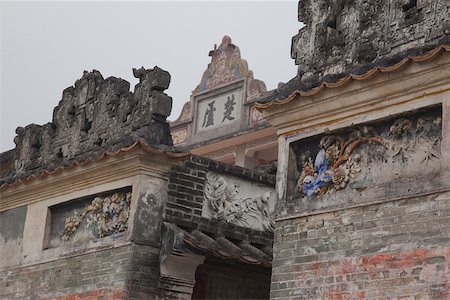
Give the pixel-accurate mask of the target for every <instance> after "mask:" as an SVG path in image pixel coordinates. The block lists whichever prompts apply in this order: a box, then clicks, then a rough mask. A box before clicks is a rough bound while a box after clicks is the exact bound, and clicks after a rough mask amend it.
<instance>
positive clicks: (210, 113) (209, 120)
mask: <svg viewBox="0 0 450 300" xmlns="http://www.w3.org/2000/svg"><path fill="white" fill-rule="evenodd" d="M215 102H216V101H211V102H209V103H208V108H207V109H206V111H205V117H204V118H203V125H202V127H208V126H211V125H214V111H215V110H216V108H215V107H214V103H215Z"/></svg>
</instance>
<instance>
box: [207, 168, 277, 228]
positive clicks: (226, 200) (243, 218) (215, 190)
mask: <svg viewBox="0 0 450 300" xmlns="http://www.w3.org/2000/svg"><path fill="white" fill-rule="evenodd" d="M274 205H275V202H274V191H273V189H270V188H268V187H262V186H259V185H256V184H251V183H249V182H245V181H243V180H240V179H238V178H234V177H231V176H226V175H220V174H217V173H213V172H208V173H207V174H206V184H205V191H204V204H203V212H202V216H203V217H207V218H213V219H218V220H223V221H225V222H227V223H231V224H235V225H238V226H242V227H247V228H252V229H256V230H264V231H272V230H273V228H274V227H273V226H274V221H273V217H272V212H273V208H274Z"/></svg>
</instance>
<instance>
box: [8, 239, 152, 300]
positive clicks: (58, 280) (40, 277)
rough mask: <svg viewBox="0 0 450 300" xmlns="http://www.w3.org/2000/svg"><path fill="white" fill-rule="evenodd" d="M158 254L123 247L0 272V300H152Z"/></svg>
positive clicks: (143, 248)
mask: <svg viewBox="0 0 450 300" xmlns="http://www.w3.org/2000/svg"><path fill="white" fill-rule="evenodd" d="M158 277H159V250H158V249H157V248H154V247H148V246H140V245H125V246H120V247H115V248H107V249H102V250H97V251H96V252H93V253H87V254H82V255H75V256H70V257H63V258H61V259H58V260H54V261H50V262H44V263H40V264H34V265H31V266H24V267H19V268H14V269H10V270H6V271H3V272H0V299H5V300H6V299H46V300H48V299H58V300H59V299H153V298H156V297H157V294H158V292H157V284H158Z"/></svg>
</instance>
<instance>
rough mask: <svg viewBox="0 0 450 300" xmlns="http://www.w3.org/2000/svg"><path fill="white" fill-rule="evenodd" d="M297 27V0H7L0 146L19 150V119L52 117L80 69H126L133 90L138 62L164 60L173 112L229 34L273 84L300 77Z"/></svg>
mask: <svg viewBox="0 0 450 300" xmlns="http://www.w3.org/2000/svg"><path fill="white" fill-rule="evenodd" d="M300 27H301V23H298V21H297V1H286V2H279V1H276V2H275V1H274V2H132V3H129V2H4V1H3V2H1V1H0V55H1V61H0V69H1V72H0V117H1V120H0V134H1V136H0V138H1V139H0V152H1V151H5V150H8V149H11V148H14V143H13V138H14V136H15V133H14V131H15V129H16V127H18V126H26V125H28V124H31V123H36V124H45V123H47V122H50V121H51V119H52V112H53V108H54V107H55V106H56V105H57V104H58V101H59V100H61V95H62V91H63V90H64V89H65V88H66V87H69V86H71V85H73V84H74V82H75V80H76V79H78V78H80V77H81V76H82V73H83V70H89V71H90V70H92V69H97V70H99V71H100V72H101V73H102V75H103V77H104V78H106V77H109V76H115V77H121V78H123V79H125V80H127V81H129V82H130V83H131V90H133V87H134V85H135V84H136V83H137V81H138V80H137V79H135V78H134V77H133V74H132V71H131V69H132V68H133V67H138V68H139V67H141V66H144V67H146V68H153V67H154V66H155V65H158V66H159V67H161V68H163V69H165V70H167V71H169V72H170V74H171V75H172V81H171V84H170V88H169V89H168V90H167V91H166V93H168V94H169V95H170V96H171V97H173V100H174V102H173V104H174V105H173V109H172V114H171V116H170V117H169V119H170V120H175V119H176V118H177V117H178V115H179V114H180V111H181V108H182V106H183V104H184V103H185V102H186V101H188V100H189V96H190V94H191V91H192V90H193V89H194V88H195V86H196V85H197V84H198V83H199V82H200V79H201V75H202V73H203V71H204V70H205V68H206V66H207V64H208V63H209V62H210V57H209V56H208V52H209V51H210V50H211V49H213V47H214V44H220V41H221V40H222V36H223V35H225V34H227V35H229V36H230V37H231V39H232V42H233V43H234V44H235V45H237V46H239V48H240V49H241V55H242V57H243V58H244V59H246V60H247V62H248V64H249V68H250V69H251V70H253V73H254V76H255V78H257V79H260V80H263V81H264V82H265V83H266V86H267V88H268V89H273V88H275V87H276V86H277V84H278V83H279V82H280V81H283V82H286V81H288V80H289V79H291V78H292V77H294V76H295V73H296V69H297V68H296V66H295V64H294V61H293V60H292V59H291V58H290V47H291V38H292V36H294V35H295V34H296V33H297V32H298V29H299V28H300Z"/></svg>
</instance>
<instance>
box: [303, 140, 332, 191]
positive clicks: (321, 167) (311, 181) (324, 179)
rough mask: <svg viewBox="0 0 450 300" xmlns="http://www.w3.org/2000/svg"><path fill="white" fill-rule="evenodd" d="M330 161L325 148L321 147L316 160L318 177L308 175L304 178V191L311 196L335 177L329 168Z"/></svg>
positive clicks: (315, 166)
mask: <svg viewBox="0 0 450 300" xmlns="http://www.w3.org/2000/svg"><path fill="white" fill-rule="evenodd" d="M328 164H329V161H328V159H327V158H326V156H325V150H324V149H320V151H319V153H317V155H316V160H315V161H314V168H315V170H316V172H317V177H314V176H311V175H308V176H306V177H305V179H304V180H303V193H304V194H306V195H307V196H311V195H313V194H315V193H317V192H318V190H319V189H320V188H321V187H324V186H326V185H328V184H329V183H330V182H331V180H332V179H333V173H332V172H331V171H329V170H328Z"/></svg>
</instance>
